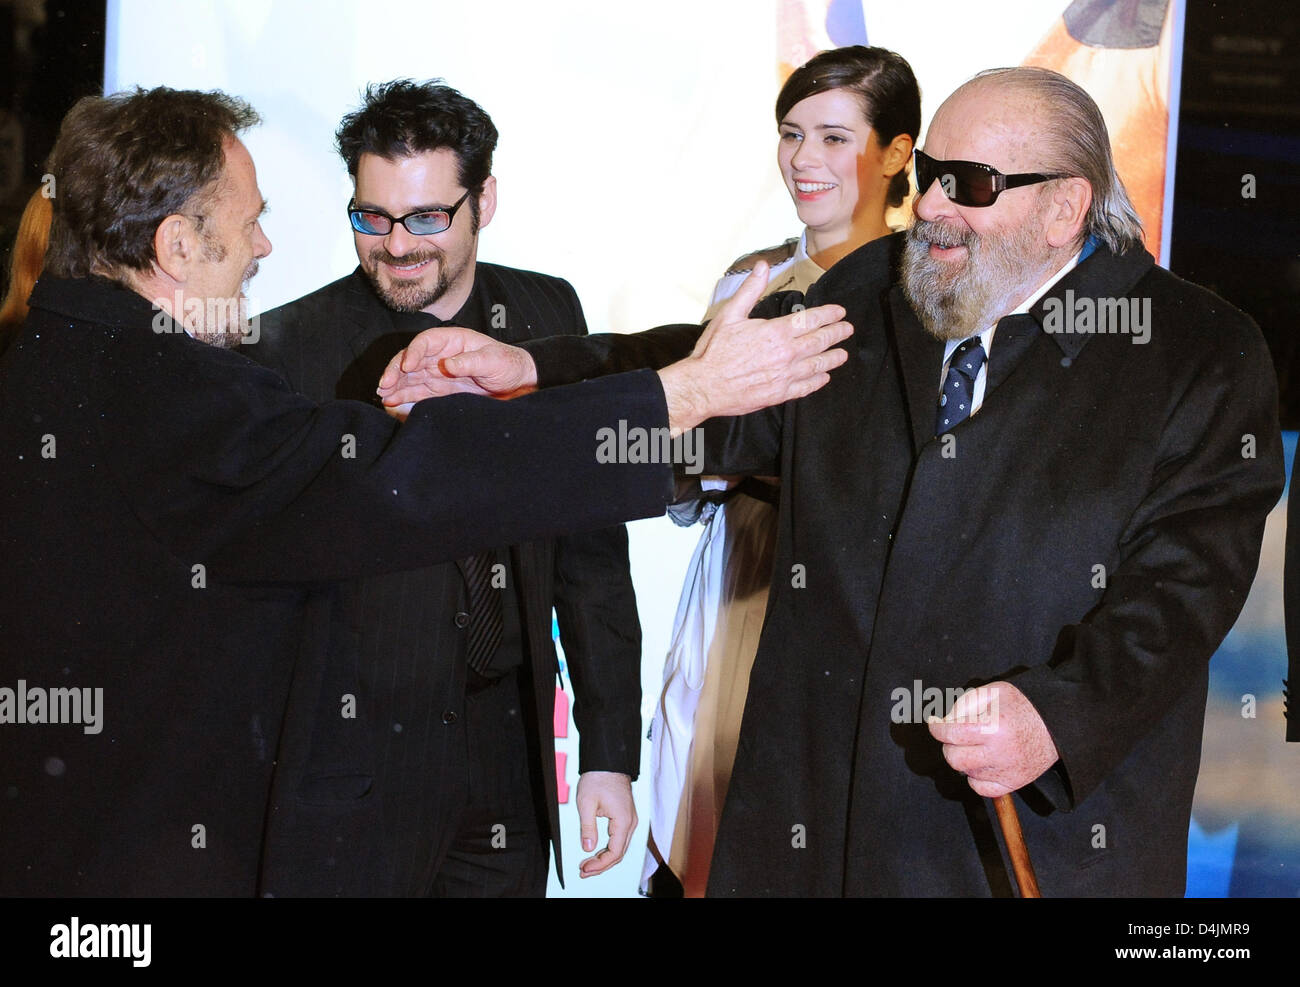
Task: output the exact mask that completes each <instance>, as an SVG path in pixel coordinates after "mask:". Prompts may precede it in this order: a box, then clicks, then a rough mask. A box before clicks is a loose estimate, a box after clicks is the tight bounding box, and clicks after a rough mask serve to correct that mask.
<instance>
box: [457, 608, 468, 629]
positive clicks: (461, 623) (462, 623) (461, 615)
mask: <svg viewBox="0 0 1300 987" xmlns="http://www.w3.org/2000/svg"><path fill="white" fill-rule="evenodd" d="M455 622H456V626H457V627H468V626H469V614H467V613H466V612H465V611H464V610H457V611H456V617H455Z"/></svg>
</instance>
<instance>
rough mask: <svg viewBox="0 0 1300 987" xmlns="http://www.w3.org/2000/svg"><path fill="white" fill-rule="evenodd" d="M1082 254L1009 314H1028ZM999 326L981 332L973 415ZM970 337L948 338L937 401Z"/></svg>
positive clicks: (982, 396)
mask: <svg viewBox="0 0 1300 987" xmlns="http://www.w3.org/2000/svg"><path fill="white" fill-rule="evenodd" d="M1082 254H1083V250H1082V249H1081V250H1080V251H1079V252H1078V253H1076V254H1075V255H1074V256H1073V257H1071V258H1070V259H1069V260H1068V261H1066V262H1065V264H1064V265H1063V266H1062V267H1061V269H1060V270H1059V271H1057V272H1056V273H1055V274H1053V275H1052V276H1051V277H1050V278H1048V279H1047V280H1046V281H1044V282H1043V283H1042V284H1041V285H1039V287H1038V290H1037V291H1035V292H1034V293H1033V294H1032V295H1030V296H1029V297H1028V298H1026V299H1025V300H1024V301H1023V302H1021V303H1020V307H1019V308H1017V309H1016V310H1015V311H1014V312H1008V313H1007V314H1008V315H1024V314H1026V313H1027V312H1028V311H1029V310H1030V309H1031V308H1033V307H1034V304H1035V303H1036V302H1037V301H1038V299H1040V298H1042V297H1043V296H1044V295H1045V294H1047V293H1048V292H1049V291H1050V290H1051V289H1052V286H1053V285H1054V284H1056V282H1058V281H1060V280H1061V278H1063V277H1065V276H1066V275H1067V274H1069V273H1070V271H1072V270H1074V268H1075V266H1076V265H1077V264H1078V263H1079V258H1080V256H1081V255H1082ZM997 327H998V325H997V323H996V322H994V323H993V325H991V326H989V327H988V328H987V329H985V330H984V331H983V332H981V333H979V337H980V342H981V343H982V344H984V356H985V360H984V365H983V366H982V367H980V372H979V373H978V374H977V375H976V376H975V388H974V392H973V393H972V394H971V403H970V413H971V414H972V415H973V414H975V412H977V411H979V410H980V406H981V405H982V404H983V403H984V390H985V387H986V385H987V383H988V376H989V374H988V371H989V360H991V359H992V358H993V331H994V330H995V329H997ZM969 338H970V337H969V336H966V337H963V338H962V339H950V340H948V342H947V343H945V344H944V348H943V367H942V368H941V369H940V371H939V386H938V387H937V388H936V389H935V392H934V393H935V400H936V401H937V400H938V395H939V393H940V392H941V391H942V390H943V384H944V381H946V380H947V379H948V365H949V364H950V363H951V362H952V355H953V353H954V352H955V351H956V349H957V347H958V346H960V345H961V344H962V343H964V342H965V341H966V340H967V339H969Z"/></svg>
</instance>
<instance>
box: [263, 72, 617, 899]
mask: <svg viewBox="0 0 1300 987" xmlns="http://www.w3.org/2000/svg"><path fill="white" fill-rule="evenodd" d="M496 139H497V131H496V128H495V126H494V125H493V123H492V121H491V119H490V118H489V117H488V115H487V114H486V113H485V112H484V111H483V110H482V109H481V108H480V107H479V106H478V105H476V104H475V103H474V102H473V101H471V100H469V99H467V98H466V97H465V96H463V95H461V94H460V93H458V92H457V91H455V90H454V89H451V88H449V87H447V86H444V85H438V84H434V83H428V84H423V85H419V84H415V83H413V82H408V81H395V82H391V83H387V84H384V85H376V86H371V87H369V88H368V90H367V92H366V95H365V100H364V104H363V105H362V106H361V107H360V108H359V109H358V110H357V111H356V112H354V113H350V114H349V115H348V116H346V117H345V118H344V119H343V122H342V124H341V126H340V127H339V131H338V135H337V143H338V150H339V153H340V155H341V156H342V158H343V160H344V162H345V163H346V165H347V168H348V171H349V173H350V174H351V176H352V178H353V180H354V183H355V194H354V196H353V198H352V200H351V201H350V202H349V203H348V213H347V218H348V220H349V221H350V222H351V225H352V230H353V236H354V241H355V245H356V251H357V258H358V261H359V266H358V268H357V269H356V270H355V271H354V272H353V273H352V274H351V275H349V276H348V277H345V278H343V279H341V280H339V281H336V282H334V283H333V284H330V285H327V286H325V287H324V288H321V289H320V290H318V291H316V292H313V293H312V294H310V295H307V296H306V297H304V298H302V299H299V300H298V301H295V302H292V303H290V304H288V305H285V306H283V307H282V308H279V309H276V310H275V311H273V312H270V313H268V314H267V315H266V316H264V317H263V321H262V340H261V342H260V343H259V344H258V345H256V346H251V347H248V348H247V352H248V353H249V355H251V356H253V357H254V358H256V359H258V360H260V361H261V362H263V363H266V364H267V365H269V366H272V367H275V368H276V369H278V370H280V371H281V373H283V374H284V376H285V377H286V378H287V379H288V381H289V382H290V384H291V385H292V386H293V387H294V388H296V389H297V390H299V391H301V392H302V393H304V394H306V395H307V396H309V397H312V398H314V399H316V400H326V399H328V398H333V397H344V398H354V399H357V400H362V401H369V402H371V403H375V402H376V398H375V385H376V384H377V383H378V380H379V376H380V374H381V373H382V372H383V369H384V367H385V365H386V364H387V362H388V360H389V358H390V357H391V356H392V355H393V354H394V353H395V352H397V351H398V350H399V349H401V347H402V346H404V345H405V343H406V341H407V340H409V339H410V337H411V336H412V335H413V334H414V333H416V332H418V331H419V330H421V329H426V328H428V327H430V326H438V325H457V326H466V327H470V328H473V329H476V330H479V331H480V332H483V333H486V334H488V335H490V336H492V337H494V338H497V339H501V340H504V341H507V342H518V341H520V340H523V339H528V338H531V337H534V336H544V335H554V334H559V333H583V332H585V331H586V324H585V321H584V319H583V314H582V307H581V305H580V304H579V302H578V298H577V295H576V294H575V293H574V291H573V288H572V287H571V286H570V285H569V284H568V282H566V281H562V280H560V279H559V278H554V277H549V276H547V275H543V274H536V273H533V272H529V271H519V270H514V269H511V268H506V267H501V266H498V265H495V264H485V263H480V262H478V261H477V258H476V255H477V250H478V237H479V231H480V230H481V229H482V228H483V227H485V226H487V225H488V224H489V223H490V222H491V220H492V217H493V214H494V213H495V211H496V201H497V200H496V178H495V177H494V176H493V175H492V174H491V167H492V152H493V149H494V147H495V145H496ZM340 212H341V210H340ZM339 219H340V221H342V220H343V216H342V215H340V216H339ZM553 606H554V608H555V611H556V613H557V615H558V618H559V629H560V634H561V638H562V641H563V644H564V650H565V657H566V662H567V665H568V668H569V671H570V677H571V682H572V685H573V688H574V690H575V694H576V697H577V698H576V703H575V708H574V713H575V716H576V717H577V722H578V730H579V734H580V757H579V771H580V772H581V774H580V777H579V780H578V788H577V792H576V796H575V797H576V800H577V805H578V810H579V814H580V816H581V820H582V832H581V838H582V841H583V846H584V849H585V850H586V851H588V852H590V851H593V850H595V844H596V842H597V835H598V834H597V829H596V817H597V816H606V817H608V819H609V823H608V835H609V846H608V847H607V848H606V849H604V850H601V851H600V852H599V853H598V854H596V855H595V856H594V857H592V858H589V859H587V860H585V861H583V863H582V866H581V870H580V873H581V874H582V876H583V877H587V876H591V875H594V874H598V873H600V872H602V871H604V870H606V869H607V868H608V867H610V866H612V865H613V864H615V863H617V862H618V861H619V859H621V857H622V856H623V852H624V850H625V848H626V846H627V843H628V840H629V838H630V836H631V834H632V831H633V829H634V828H635V826H636V823H637V818H636V811H635V808H634V806H633V802H632V789H631V781H632V779H633V778H635V776H636V774H637V770H638V765H639V760H640V734H641V729H640V660H641V631H640V625H639V622H638V618H637V610H636V599H635V596H634V594H633V590H632V582H631V577H630V574H629V571H628V558H627V535H626V532H625V531H624V529H623V528H622V527H621V526H619V527H617V528H611V529H608V530H604V531H600V532H596V533H593V534H583V535H577V536H570V537H566V538H560V539H556V540H553V541H536V542H529V543H526V544H523V545H516V546H509V547H508V546H505V545H502V546H501V547H500V548H498V549H496V550H493V551H490V552H486V553H481V554H480V555H478V556H475V557H471V558H467V559H463V560H461V561H459V562H457V563H447V564H444V565H439V566H434V567H430V568H422V569H417V570H414V571H409V572H403V573H394V574H392V575H389V576H384V577H377V578H368V579H364V580H360V581H357V582H353V583H349V584H345V585H344V586H342V587H341V588H340V589H339V590H337V596H336V598H335V599H334V601H333V606H332V608H331V619H332V620H333V621H334V623H335V625H336V627H335V628H334V630H333V631H332V633H334V635H335V636H336V637H337V639H338V640H337V654H336V658H335V661H336V665H337V667H335V668H333V669H330V670H329V672H328V674H329V675H330V676H335V677H338V678H339V680H338V681H335V680H334V679H333V678H330V679H329V681H330V683H331V684H330V687H329V688H328V689H326V690H325V691H324V693H323V694H322V695H321V696H320V697H316V696H307V697H303V703H302V704H301V705H299V706H298V707H296V712H297V714H299V715H301V716H305V717H309V718H310V717H314V719H315V726H314V730H313V732H312V734H311V743H310V745H309V749H308V750H306V751H305V752H303V756H302V761H301V763H300V764H299V765H297V766H296V768H295V773H296V776H297V784H298V790H297V791H296V792H288V793H287V796H288V797H287V798H286V800H284V801H283V802H282V803H281V804H280V806H279V807H278V809H277V813H276V814H275V816H273V819H272V825H271V828H270V830H269V833H270V835H269V838H268V853H267V859H268V877H267V886H268V887H269V888H270V889H272V890H273V891H276V892H278V893H288V894H301V893H306V894H322V893H323V894H350V895H352V894H359V895H425V894H434V895H474V896H478V895H483V896H500V895H537V896H540V895H542V894H544V893H545V889H546V881H547V873H548V866H547V862H548V854H547V844H548V843H549V844H551V845H552V846H553V847H554V849H555V859H556V868H557V871H558V873H559V874H560V875H561V878H562V877H563V873H564V872H563V868H562V863H561V852H560V830H559V816H558V804H557V768H556V763H555V755H554V727H553V715H552V711H553V706H554V702H555V694H556V690H555V686H556V676H557V673H558V671H559V669H558V665H557V662H556V653H555V647H554V643H553V640H552V631H551V628H552V622H551V614H552V607H553ZM341 695H354V696H356V697H357V708H356V711H355V713H356V715H355V719H349V718H345V717H341V716H340V714H339V703H340V699H339V697H340V696H341ZM318 698H319V708H317V699H318ZM292 774H293V773H291V776H292Z"/></svg>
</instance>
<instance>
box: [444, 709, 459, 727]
mask: <svg viewBox="0 0 1300 987" xmlns="http://www.w3.org/2000/svg"><path fill="white" fill-rule="evenodd" d="M459 719H460V717H459V716H457V715H456V711H455V710H454V709H449V710H447V712H445V713H443V714H442V722H443V723H445V724H447V726H451V725H452V724H453V723H455V722H456V721H457V720H459Z"/></svg>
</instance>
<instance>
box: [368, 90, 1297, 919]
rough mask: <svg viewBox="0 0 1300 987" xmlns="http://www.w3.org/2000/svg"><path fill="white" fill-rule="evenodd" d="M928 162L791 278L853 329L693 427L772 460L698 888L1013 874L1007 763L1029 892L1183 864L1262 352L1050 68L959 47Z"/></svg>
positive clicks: (1111, 887)
mask: <svg viewBox="0 0 1300 987" xmlns="http://www.w3.org/2000/svg"><path fill="white" fill-rule="evenodd" d="M916 165H917V174H918V186H919V198H918V200H917V202H916V205H915V211H916V217H917V219H916V222H915V224H914V225H913V227H912V228H911V230H910V231H909V233H908V234H906V235H902V236H898V237H894V238H891V239H890V240H887V241H877V242H875V243H872V244H869V245H867V246H865V247H863V248H862V249H860V250H859V251H857V252H856V253H854V254H852V255H850V257H848V258H846V259H845V260H844V261H842V262H841V263H839V264H837V265H836V266H835V267H834V268H832V269H831V270H830V271H829V272H828V273H827V274H826V275H825V276H824V277H823V278H822V280H821V281H819V282H818V283H817V284H816V285H814V286H813V288H812V289H810V291H809V292H808V295H807V298H806V302H807V303H821V302H825V301H830V300H834V301H836V302H839V303H840V304H842V305H844V307H845V308H846V310H847V312H848V315H847V318H848V320H849V321H850V322H851V323H852V324H853V325H854V326H855V327H856V332H855V336H854V338H853V340H852V341H851V344H850V359H849V361H848V362H847V363H846V364H845V365H844V366H843V367H842V368H841V369H839V370H837V371H836V372H835V373H834V374H833V375H832V380H831V383H830V385H828V386H827V387H826V388H825V389H824V390H823V391H821V392H819V393H817V394H814V395H812V396H810V397H807V398H804V399H801V400H796V401H793V402H789V403H787V404H785V405H784V406H782V407H780V408H775V409H769V410H767V411H763V412H758V413H756V414H753V415H749V416H746V417H742V418H738V419H735V420H732V421H730V422H715V423H713V424H712V425H711V426H710V427H708V429H707V431H708V433H709V437H710V441H709V449H708V452H707V455H706V466H705V468H706V470H708V471H711V472H718V473H757V474H771V473H779V474H781V475H782V476H783V477H784V484H783V488H782V500H781V507H780V521H779V527H778V530H779V532H780V536H779V543H778V547H777V555H776V563H775V575H774V579H773V583H772V596H771V600H770V602H769V605H768V612H767V619H766V624H765V626H764V630H763V636H762V642H761V644H760V647H759V650H758V656H757V660H756V663H755V665H754V671H753V677H752V679H751V683H750V693H749V700H748V704H747V705H746V708H745V717H744V722H743V725H742V728H741V736H740V744H739V749H738V752H737V757H736V771H735V775H734V777H733V779H732V784H731V789H730V791H729V794H728V797H727V803H726V806H725V809H724V812H723V816H722V820H721V826H720V831H719V834H718V842H717V846H716V850H715V854H714V860H713V868H712V872H711V878H710V885H709V892H710V894H714V895H969V896H984V895H998V894H1008V893H1010V891H1011V888H1012V885H1011V881H1010V879H1009V877H1008V869H1007V866H1006V864H1005V862H1004V860H1005V853H1004V848H1003V847H1002V846H1001V842H1000V837H999V834H998V833H997V831H996V827H995V826H994V825H993V824H992V823H991V818H990V812H989V807H988V804H987V803H986V802H984V801H983V799H982V798H981V797H980V796H997V795H1001V794H1004V793H1007V792H1013V791H1014V792H1015V793H1016V796H1015V798H1016V800H1017V802H1018V804H1019V809H1020V815H1021V818H1022V822H1023V828H1024V833H1025V837H1026V840H1027V842H1028V845H1029V848H1030V850H1031V853H1032V855H1033V858H1034V863H1035V865H1036V868H1037V871H1038V878H1039V884H1040V886H1041V888H1042V891H1043V893H1044V894H1046V895H1181V894H1182V893H1183V891H1184V887H1185V870H1186V841H1187V831H1188V822H1189V818H1190V812H1191V804H1192V794H1193V789H1194V787H1195V782H1196V775H1197V769H1198V765H1199V752H1200V739H1201V729H1202V723H1203V719H1204V710H1205V698H1206V684H1207V663H1208V660H1209V658H1210V656H1211V655H1212V654H1213V652H1214V650H1215V648H1216V647H1217V646H1218V644H1219V642H1220V641H1221V640H1222V638H1223V636H1224V635H1225V634H1226V633H1227V631H1228V629H1229V628H1230V627H1231V625H1232V622H1233V620H1234V619H1235V618H1236V615H1237V613H1238V611H1239V610H1240V607H1241V605H1242V602H1243V601H1244V599H1245V596H1246V593H1247V590H1248V589H1249V587H1250V583H1251V580H1252V578H1253V575H1254V572H1255V568H1256V566H1257V564H1258V559H1259V546H1260V540H1261V538H1262V534H1263V527H1264V519H1265V516H1266V515H1267V513H1268V511H1269V509H1270V508H1271V507H1272V505H1273V503H1274V502H1275V501H1276V499H1277V497H1278V494H1279V493H1280V491H1281V489H1282V483H1283V474H1282V460H1281V451H1280V450H1281V445H1280V435H1279V431H1278V423H1277V418H1276V411H1275V404H1276V395H1275V384H1274V377H1273V370H1272V366H1271V364H1270V361H1269V357H1268V353H1267V350H1266V349H1265V346H1264V342H1263V339H1262V337H1261V335H1260V333H1259V331H1258V329H1257V328H1256V327H1255V326H1254V324H1253V323H1251V321H1250V320H1249V319H1248V318H1247V317H1246V316H1244V315H1242V314H1241V313H1240V312H1238V311H1236V310H1234V309H1233V308H1231V306H1229V305H1228V304H1226V303H1225V302H1223V301H1222V300H1221V299H1219V298H1216V297H1215V296H1213V295H1211V294H1209V293H1208V292H1206V291H1204V290H1202V289H1200V288H1197V287H1195V286H1193V285H1190V284H1188V283H1186V282H1183V281H1180V280H1179V279H1178V278H1176V277H1174V276H1173V275H1171V274H1170V273H1169V272H1168V271H1165V270H1163V269H1161V268H1159V267H1157V266H1155V265H1154V262H1153V260H1152V258H1151V256H1150V255H1149V254H1148V253H1147V252H1146V251H1145V250H1144V249H1143V248H1142V245H1141V240H1140V236H1141V229H1140V226H1139V224H1138V221H1137V219H1136V216H1135V214H1134V212H1133V209H1132V207H1131V206H1130V204H1129V202H1128V198H1127V196H1126V194H1125V192H1124V189H1123V186H1122V184H1121V183H1120V181H1119V179H1118V177H1117V176H1116V174H1115V171H1114V167H1113V164H1112V161H1111V155H1110V147H1109V143H1108V139H1107V135H1106V130H1105V124H1104V122H1103V121H1102V118H1101V114H1100V112H1099V111H1098V110H1097V107H1096V105H1095V104H1094V103H1093V101H1092V99H1091V98H1090V97H1089V96H1088V95H1087V94H1086V93H1085V92H1084V91H1083V90H1082V89H1080V88H1079V87H1078V86H1076V85H1075V84H1073V83H1071V82H1070V81H1069V80H1067V79H1065V78H1064V77H1062V76H1059V75H1057V74H1055V73H1052V72H1048V71H1046V70H1042V69H1032V68H1017V69H1001V70H994V71H991V72H988V73H984V74H981V75H980V76H977V77H976V78H975V79H973V80H971V81H970V82H969V83H967V84H966V85H964V86H962V87H961V88H960V89H958V90H957V92H955V93H954V94H953V95H952V96H951V97H950V98H949V99H948V100H947V101H946V102H945V103H944V104H943V106H942V107H941V108H940V109H939V111H938V113H937V114H936V115H935V118H934V120H933V122H932V124H931V126H930V130H929V133H928V134H927V136H926V140H925V143H924V146H923V149H922V150H919V151H918V152H917V154H916ZM900 255H901V256H900ZM900 262H901V270H899V269H898V268H896V266H895V265H896V264H899V263H900ZM804 301H805V299H801V298H799V297H798V296H791V295H786V296H784V297H780V296H777V297H775V298H774V299H769V300H768V301H767V302H765V303H764V305H763V306H760V310H759V311H760V312H767V313H770V312H774V311H781V310H791V309H793V308H795V307H796V306H797V304H799V303H802V302H804ZM1144 313H1148V314H1149V317H1150V318H1149V323H1150V324H1149V325H1148V324H1145V323H1144ZM756 314H758V313H756ZM1121 316H1122V317H1123V318H1124V320H1125V321H1124V322H1123V324H1121V323H1120V321H1119V319H1120V317H1121ZM1135 328H1141V330H1142V331H1141V332H1137V331H1134V330H1135ZM696 331H698V330H696ZM690 336H691V332H690V331H689V330H686V329H680V328H678V329H673V328H665V329H663V330H660V331H657V332H656V333H654V334H652V335H642V336H641V337H624V338H616V337H592V338H591V339H589V340H585V341H583V340H554V341H549V342H547V343H541V344H530V345H528V347H527V351H528V353H531V357H532V359H531V360H529V359H528V358H527V353H521V352H519V351H514V350H507V349H503V348H501V347H499V346H495V345H492V344H487V343H484V342H483V341H481V340H478V341H475V340H470V339H468V338H461V339H454V340H453V339H451V338H449V337H447V336H430V337H428V338H427V339H426V340H422V341H421V342H420V343H419V344H418V345H417V346H415V347H413V348H412V350H411V351H409V352H408V354H407V355H406V358H405V363H404V364H403V366H405V367H406V368H407V369H408V370H411V371H414V372H416V373H419V372H420V368H421V367H422V366H423V365H424V357H425V356H426V355H427V354H428V353H430V352H435V351H436V352H439V353H440V354H441V355H444V356H445V355H447V354H448V353H449V352H451V351H452V350H453V349H455V348H465V349H471V350H474V352H469V353H464V354H462V355H459V356H456V357H452V358H451V359H450V360H449V361H448V363H447V364H446V365H445V366H446V368H447V369H448V371H450V372H452V373H453V374H456V375H459V376H461V377H464V378H467V379H470V380H473V381H475V382H477V384H478V385H479V386H482V387H484V388H485V389H488V390H496V389H502V390H509V389H510V388H512V387H516V386H520V385H521V384H530V383H532V382H533V381H534V380H540V382H541V383H542V384H543V385H546V384H551V383H556V382H559V381H561V380H566V379H572V378H574V377H577V376H581V375H594V374H597V373H601V372H609V371H612V370H615V369H620V368H623V367H627V366H632V365H637V364H644V365H656V364H657V363H660V362H662V361H663V360H665V359H666V358H667V356H668V355H671V354H672V353H674V352H676V351H678V350H679V349H680V348H681V346H682V345H683V341H684V340H686V339H689V338H690ZM396 378H397V375H396V372H395V370H394V371H392V372H390V375H389V376H388V377H387V378H386V381H385V382H386V384H396V383H397V379H396ZM411 380H412V381H415V380H416V378H414V377H413V378H411ZM461 383H462V384H463V383H464V382H463V381H461ZM419 392H420V388H419V387H413V388H411V389H410V391H409V392H408V390H407V389H406V388H405V387H401V386H398V387H395V388H394V389H393V390H392V391H391V392H390V397H389V400H390V402H398V401H400V400H402V399H403V398H407V397H410V396H413V395H414V394H418V393H419ZM945 712H946V714H947V715H946V716H944V718H943V719H942V720H939V719H938V717H940V716H943V714H944V713H945Z"/></svg>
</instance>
